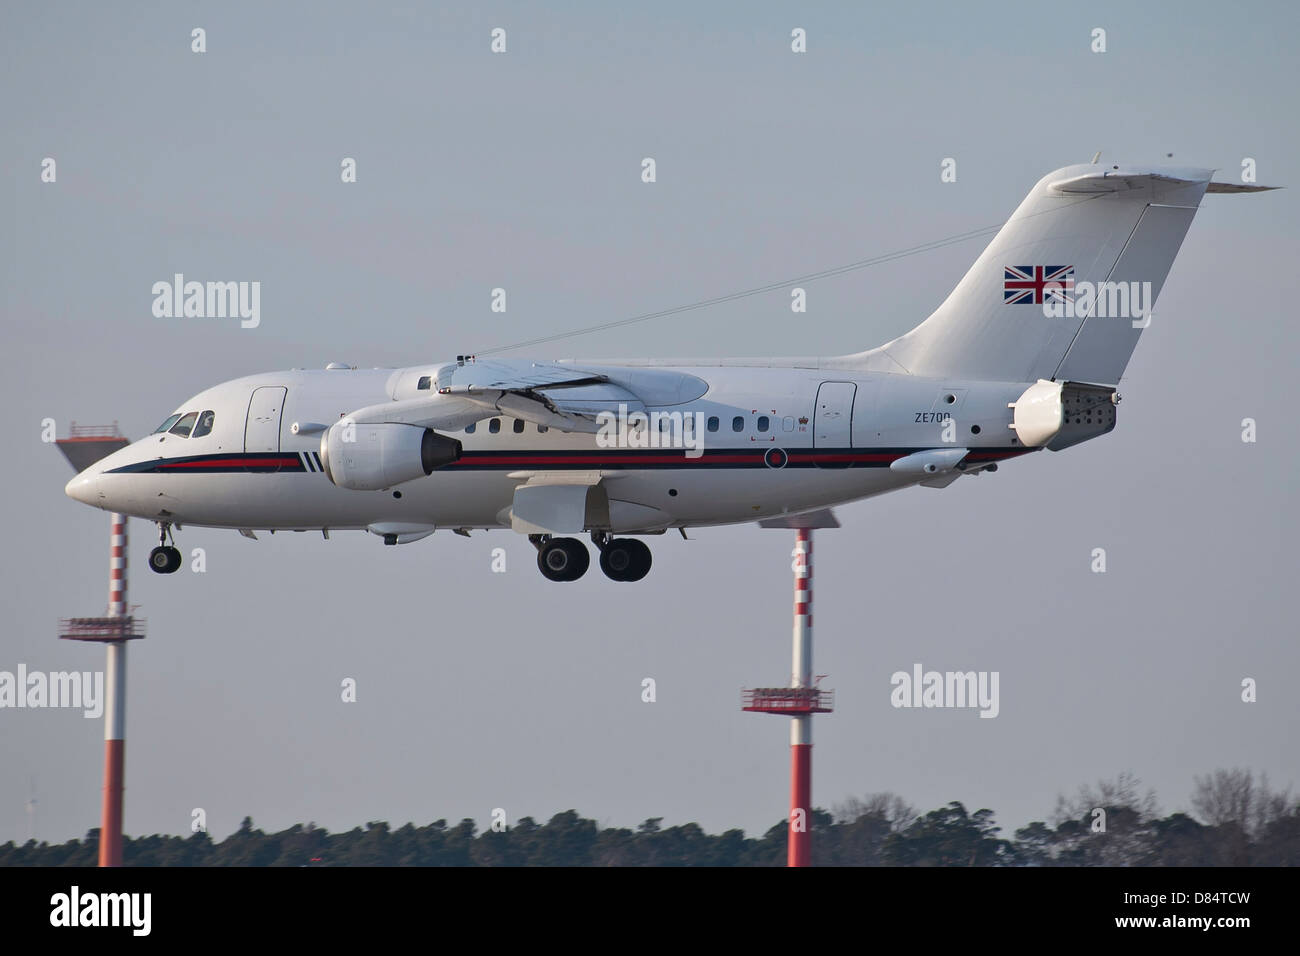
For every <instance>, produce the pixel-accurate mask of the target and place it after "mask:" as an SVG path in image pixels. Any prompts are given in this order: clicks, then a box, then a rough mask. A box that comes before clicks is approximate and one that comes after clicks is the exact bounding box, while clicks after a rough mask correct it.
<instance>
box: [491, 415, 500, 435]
mask: <svg viewBox="0 0 1300 956" xmlns="http://www.w3.org/2000/svg"><path fill="white" fill-rule="evenodd" d="M488 431H490V432H491V433H492V434H493V435H495V434H496V433H497V432H499V431H501V419H499V418H494V419H492V421H490V422H488Z"/></svg>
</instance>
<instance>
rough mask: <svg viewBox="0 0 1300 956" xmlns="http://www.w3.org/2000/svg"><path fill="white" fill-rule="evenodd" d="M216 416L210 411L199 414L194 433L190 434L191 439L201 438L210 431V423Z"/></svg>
mask: <svg viewBox="0 0 1300 956" xmlns="http://www.w3.org/2000/svg"><path fill="white" fill-rule="evenodd" d="M214 418H216V415H215V414H214V413H213V412H211V411H206V412H200V413H199V422H198V424H197V425H195V426H194V431H192V432H190V437H191V438H202V437H203V436H204V435H206V434H208V432H210V431H212V421H213V419H214Z"/></svg>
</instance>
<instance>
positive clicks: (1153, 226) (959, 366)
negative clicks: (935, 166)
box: [854, 165, 1213, 384]
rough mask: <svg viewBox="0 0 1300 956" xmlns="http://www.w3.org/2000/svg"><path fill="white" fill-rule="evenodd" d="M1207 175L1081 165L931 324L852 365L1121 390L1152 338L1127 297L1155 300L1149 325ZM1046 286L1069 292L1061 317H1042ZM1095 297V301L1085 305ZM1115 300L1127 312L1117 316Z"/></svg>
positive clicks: (1016, 219)
mask: <svg viewBox="0 0 1300 956" xmlns="http://www.w3.org/2000/svg"><path fill="white" fill-rule="evenodd" d="M1212 172H1213V170H1209V169H1174V168H1166V167H1154V166H1153V167H1132V166H1110V167H1104V166H1098V165H1082V166H1067V167H1065V168H1064V169H1058V170H1057V171H1056V172H1054V173H1049V174H1048V175H1047V176H1044V177H1043V178H1042V179H1041V180H1039V181H1038V184H1037V185H1036V186H1034V188H1033V190H1032V191H1031V192H1030V193H1029V195H1028V196H1027V197H1026V198H1025V201H1024V202H1022V203H1021V204H1020V207H1019V208H1018V209H1017V210H1016V211H1015V213H1014V214H1013V215H1012V217H1011V218H1010V219H1009V220H1008V221H1007V223H1006V225H1004V226H1003V227H1002V229H1001V231H999V232H998V234H997V236H995V237H994V239H993V241H992V242H991V243H989V246H988V248H987V249H985V250H984V253H983V255H981V256H980V257H979V259H978V260H976V262H975V265H973V266H972V267H971V269H970V271H969V272H967V273H966V276H965V278H963V279H962V280H961V282H959V283H958V284H957V288H955V289H954V290H953V291H952V294H951V295H949V296H948V298H947V299H946V300H945V301H944V303H943V305H941V306H939V308H938V309H937V310H935V312H934V314H933V315H931V316H930V317H929V318H928V319H926V320H925V321H924V322H922V323H921V324H920V325H918V326H917V327H916V328H914V329H912V331H910V332H908V333H907V334H905V335H903V336H901V337H899V338H897V339H894V340H893V341H892V342H889V343H888V344H886V345H882V346H881V347H880V348H878V349H872V350H871V351H870V352H864V353H860V355H858V356H855V357H854V358H856V359H859V360H860V361H863V362H865V363H866V364H867V365H868V367H871V368H879V369H881V370H886V369H889V370H893V371H899V370H900V369H899V367H900V366H901V367H902V369H905V370H906V371H908V372H910V373H912V374H914V375H925V376H932V377H951V378H958V377H960V378H965V379H981V380H985V381H1012V382H1033V381H1037V380H1038V379H1040V378H1041V379H1063V380H1070V381H1076V382H1096V383H1102V384H1116V383H1118V382H1119V379H1120V376H1121V375H1122V374H1123V372H1124V367H1125V366H1126V365H1127V364H1128V360H1129V357H1130V356H1131V355H1132V354H1133V348H1134V346H1136V345H1137V340H1138V336H1139V335H1140V334H1141V332H1142V328H1144V327H1145V322H1143V321H1142V320H1141V316H1140V314H1139V315H1136V316H1135V315H1134V314H1133V313H1134V311H1135V309H1134V303H1132V302H1128V301H1127V300H1128V293H1129V290H1130V289H1133V290H1134V291H1135V292H1136V293H1137V294H1138V295H1142V294H1143V293H1149V297H1144V298H1145V301H1144V302H1142V303H1141V304H1140V306H1139V307H1138V308H1139V311H1140V310H1141V309H1145V311H1146V312H1147V313H1148V314H1149V310H1150V307H1151V306H1152V305H1153V304H1154V302H1155V297H1156V296H1157V295H1158V294H1159V292H1160V288H1161V286H1163V285H1164V281H1165V276H1167V275H1168V274H1169V267H1170V266H1171V265H1173V261H1174V256H1176V255H1177V254H1178V249H1179V247H1180V246H1181V245H1182V242H1183V236H1185V235H1186V234H1187V228H1188V227H1189V226H1190V225H1191V223H1192V217H1193V216H1194V215H1195V214H1196V209H1197V206H1198V205H1199V203H1200V201H1201V196H1202V195H1204V193H1205V190H1206V186H1207V185H1208V184H1209V180H1210V176H1211V174H1212ZM1050 282H1055V283H1056V284H1057V288H1063V289H1065V290H1071V287H1072V286H1073V290H1072V291H1068V292H1057V293H1055V294H1056V296H1057V301H1058V302H1059V303H1060V307H1059V309H1058V311H1059V312H1061V313H1064V314H1063V315H1061V316H1059V317H1051V318H1049V317H1048V316H1047V315H1045V314H1044V308H1043V305H1044V300H1045V299H1046V300H1047V301H1048V302H1049V303H1051V302H1052V297H1053V290H1052V287H1051V286H1048V285H1047V284H1048V283H1050ZM1084 283H1087V285H1086V286H1085V285H1084ZM1103 283H1104V284H1105V285H1103ZM1133 283H1137V284H1138V285H1137V286H1136V287H1135V286H1133V285H1132V284H1133ZM1145 283H1150V285H1144V284H1145ZM1121 284H1122V285H1121ZM1089 291H1096V292H1098V293H1100V294H1099V295H1097V297H1096V298H1095V299H1092V300H1089V297H1088V295H1087V293H1088V292H1089ZM1120 292H1122V293H1123V294H1124V295H1123V298H1124V299H1125V301H1126V303H1127V308H1121V309H1117V308H1116V307H1117V306H1118V305H1120V303H1119V302H1118V299H1119V293H1120ZM1116 311H1124V312H1128V313H1129V314H1128V315H1119V316H1116V315H1115V312H1116ZM1135 318H1137V321H1134V319H1135Z"/></svg>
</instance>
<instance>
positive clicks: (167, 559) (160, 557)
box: [149, 521, 181, 574]
mask: <svg viewBox="0 0 1300 956" xmlns="http://www.w3.org/2000/svg"><path fill="white" fill-rule="evenodd" d="M171 536H172V526H171V522H169V521H159V522H158V547H156V548H154V549H153V550H152V551H150V552H149V567H150V569H151V570H153V571H155V572H157V573H158V574H174V573H175V572H176V570H177V569H178V568H180V566H181V553H180V551H179V550H178V549H177V548H176V547H174V545H175V539H174V538H173V539H172V544H173V546H172V547H168V545H167V539H168V538H171Z"/></svg>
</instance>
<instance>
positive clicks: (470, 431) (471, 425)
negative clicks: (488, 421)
mask: <svg viewBox="0 0 1300 956" xmlns="http://www.w3.org/2000/svg"><path fill="white" fill-rule="evenodd" d="M477 427H478V422H470V423H469V424H468V425H466V426H465V434H466V435H472V434H474V429H475V428H477Z"/></svg>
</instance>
